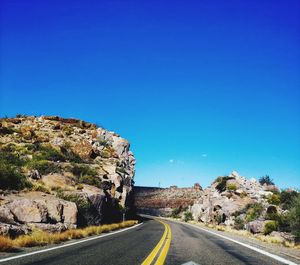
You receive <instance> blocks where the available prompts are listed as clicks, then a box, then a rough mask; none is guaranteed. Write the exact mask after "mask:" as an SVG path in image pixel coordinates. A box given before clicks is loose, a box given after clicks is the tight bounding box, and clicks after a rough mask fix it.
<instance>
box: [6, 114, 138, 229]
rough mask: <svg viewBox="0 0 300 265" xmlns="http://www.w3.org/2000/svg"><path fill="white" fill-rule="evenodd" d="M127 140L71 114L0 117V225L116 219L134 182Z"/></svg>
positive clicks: (60, 225)
mask: <svg viewBox="0 0 300 265" xmlns="http://www.w3.org/2000/svg"><path fill="white" fill-rule="evenodd" d="M129 147H130V145H129V142H128V141H127V140H125V139H123V138H121V137H120V136H119V135H117V134H116V133H114V132H110V131H107V130H105V129H103V128H99V127H97V126H96V125H95V124H91V123H87V122H84V121H81V120H77V119H64V118H60V117H57V116H41V117H22V116H20V117H19V118H3V119H0V189H1V190H0V192H1V197H0V198H1V201H0V233H2V234H14V233H15V234H20V233H26V232H27V231H28V230H30V229H32V227H33V226H34V227H38V228H41V229H45V230H50V231H57V230H59V231H61V230H65V229H67V228H70V227H76V226H78V225H79V226H84V225H91V224H95V225H96V224H100V223H103V222H111V221H116V220H117V219H118V218H119V217H120V211H119V210H120V209H121V208H123V207H125V205H126V201H127V200H128V196H129V195H130V193H131V190H132V184H133V176H134V168H135V158H134V156H133V154H132V152H131V151H130V150H129ZM127 206H128V205H127Z"/></svg>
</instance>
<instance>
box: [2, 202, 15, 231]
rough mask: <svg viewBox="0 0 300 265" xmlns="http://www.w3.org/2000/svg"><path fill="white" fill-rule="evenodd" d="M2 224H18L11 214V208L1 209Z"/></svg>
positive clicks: (4, 207) (3, 207)
mask: <svg viewBox="0 0 300 265" xmlns="http://www.w3.org/2000/svg"><path fill="white" fill-rule="evenodd" d="M0 222H3V223H7V224H15V223H16V222H15V220H14V216H13V214H12V213H11V211H10V210H9V208H8V207H7V206H5V205H3V206H1V207H0ZM0 234H1V233H0Z"/></svg>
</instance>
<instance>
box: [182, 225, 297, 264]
mask: <svg viewBox="0 0 300 265" xmlns="http://www.w3.org/2000/svg"><path fill="white" fill-rule="evenodd" d="M186 225H189V226H192V227H195V228H198V229H200V230H203V231H205V232H207V233H210V234H213V235H216V236H219V237H222V238H224V239H227V240H229V241H232V242H234V243H236V244H239V245H241V246H243V247H246V248H250V249H252V250H254V251H256V252H258V253H261V254H263V255H266V256H268V257H270V258H273V259H275V260H278V261H280V262H283V263H284V264H288V265H298V264H297V263H294V262H292V261H289V260H287V259H285V258H282V257H279V256H277V255H275V254H271V253H269V252H267V251H264V250H261V249H259V248H256V247H253V246H250V245H248V244H245V243H242V242H240V241H237V240H234V239H232V238H230V237H227V236H223V235H220V234H218V233H215V232H212V231H209V230H206V229H204V228H202V227H199V226H196V225H192V224H186Z"/></svg>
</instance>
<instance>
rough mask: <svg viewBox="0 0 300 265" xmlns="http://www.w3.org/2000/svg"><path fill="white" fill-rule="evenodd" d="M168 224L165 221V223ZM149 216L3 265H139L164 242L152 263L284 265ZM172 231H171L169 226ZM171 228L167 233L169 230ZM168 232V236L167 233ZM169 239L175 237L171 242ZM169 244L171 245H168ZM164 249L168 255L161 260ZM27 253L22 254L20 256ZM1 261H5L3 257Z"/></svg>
mask: <svg viewBox="0 0 300 265" xmlns="http://www.w3.org/2000/svg"><path fill="white" fill-rule="evenodd" d="M163 223H164V224H163ZM163 223H161V222H158V221H155V220H153V219H145V220H144V224H143V225H140V226H138V227H136V228H132V229H130V230H127V231H124V232H121V233H117V234H112V235H109V236H107V237H102V238H98V239H95V240H92V241H87V242H84V243H80V244H76V245H73V246H68V247H64V248H60V249H55V250H52V251H48V252H45V253H41V254H37V255H31V256H26V257H22V258H19V259H14V260H11V261H6V262H3V263H0V265H2V264H11V265H21V264H22V265H25V264H28V265H29V264H34V265H38V264H43V265H46V264H51V265H52V264H53V265H54V264H55V265H76V264H80V265H83V264H87V265H88V264H91V265H93V264H97V265H101V264H103V265H110V264H111V265H119V264H120V265H121V264H122V265H135V264H142V263H143V262H144V264H146V263H145V261H146V260H147V257H149V255H150V257H151V253H152V254H153V252H155V248H157V246H158V245H159V242H163V241H164V242H163V243H162V244H161V248H160V251H159V252H157V254H156V257H155V258H154V259H152V258H151V260H152V263H148V264H154V263H155V262H156V264H162V263H159V260H160V261H165V262H164V264H166V265H177V264H179V265H181V264H185V263H188V262H194V263H190V264H199V265H206V264H207V265H208V264H214V265H217V264H230V265H234V264H253V265H254V264H255V265H264V264H266V265H271V264H272V265H275V264H284V263H281V262H278V261H276V260H274V259H272V258H270V257H267V256H265V255H263V254H260V253H258V252H256V251H253V250H251V249H248V248H246V247H243V246H241V245H238V244H236V243H234V242H231V241H228V240H226V239H224V238H220V237H218V236H216V235H213V234H210V233H207V232H205V231H202V230H199V229H197V228H196V227H192V226H189V225H187V224H182V223H176V222H170V221H165V220H163ZM167 227H168V229H169V230H170V231H167V230H168V229H167V230H166V228H167ZM166 231H167V233H166ZM166 234H167V235H166ZM168 238H169V239H170V240H171V244H169V243H170V241H168ZM168 245H169V246H168ZM163 252H167V253H165V254H166V259H165V257H164V258H162V259H160V257H161V256H163V255H164V254H162V253H163ZM19 254H23V253H18V254H16V255H19ZM0 262H1V260H0Z"/></svg>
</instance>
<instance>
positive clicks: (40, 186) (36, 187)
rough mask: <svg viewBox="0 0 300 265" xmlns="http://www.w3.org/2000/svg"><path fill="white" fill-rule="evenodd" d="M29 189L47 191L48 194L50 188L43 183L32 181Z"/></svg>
mask: <svg viewBox="0 0 300 265" xmlns="http://www.w3.org/2000/svg"><path fill="white" fill-rule="evenodd" d="M31 190H33V191H41V192H44V193H48V194H50V193H51V190H50V189H49V188H48V187H46V186H45V185H44V184H41V183H34V184H33V185H32V187H31Z"/></svg>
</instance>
